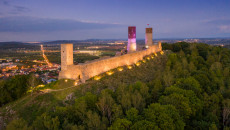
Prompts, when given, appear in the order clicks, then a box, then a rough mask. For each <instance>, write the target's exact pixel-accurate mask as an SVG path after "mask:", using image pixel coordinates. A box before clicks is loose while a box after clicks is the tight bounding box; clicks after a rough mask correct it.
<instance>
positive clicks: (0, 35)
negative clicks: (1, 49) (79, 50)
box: [0, 0, 230, 41]
mask: <svg viewBox="0 0 230 130" xmlns="http://www.w3.org/2000/svg"><path fill="white" fill-rule="evenodd" d="M147 24H150V26H152V27H153V30H154V34H153V38H154V39H156V38H157V39H159V38H194V37H198V38H211V37H230V0H0V41H42V40H82V39H91V38H98V39H126V38H127V28H128V26H129V25H132V26H133V25H134V26H136V27H137V38H144V32H145V27H146V26H147Z"/></svg>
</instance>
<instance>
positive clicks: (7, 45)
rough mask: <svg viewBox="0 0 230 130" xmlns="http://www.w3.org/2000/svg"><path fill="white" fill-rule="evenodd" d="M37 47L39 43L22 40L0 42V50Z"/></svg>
mask: <svg viewBox="0 0 230 130" xmlns="http://www.w3.org/2000/svg"><path fill="white" fill-rule="evenodd" d="M20 48H21V49H22V48H24V49H34V50H36V49H39V48H40V44H31V43H23V42H0V50H6V49H12V50H14V49H20Z"/></svg>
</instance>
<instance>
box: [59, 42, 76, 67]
mask: <svg viewBox="0 0 230 130" xmlns="http://www.w3.org/2000/svg"><path fill="white" fill-rule="evenodd" d="M68 65H73V44H61V70H62V71H65V70H67V66H68Z"/></svg>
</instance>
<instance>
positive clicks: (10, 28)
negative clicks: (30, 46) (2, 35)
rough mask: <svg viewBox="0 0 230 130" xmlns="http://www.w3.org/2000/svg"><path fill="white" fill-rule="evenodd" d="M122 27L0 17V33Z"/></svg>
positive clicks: (48, 19)
mask: <svg viewBox="0 0 230 130" xmlns="http://www.w3.org/2000/svg"><path fill="white" fill-rule="evenodd" d="M119 26H122V25H119V24H108V23H90V22H82V21H75V20H66V19H64V20H62V19H50V18H35V17H20V16H15V17H2V18H0V32H51V31H73V30H93V29H105V28H114V27H119Z"/></svg>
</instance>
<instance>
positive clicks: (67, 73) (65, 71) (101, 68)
mask: <svg viewBox="0 0 230 130" xmlns="http://www.w3.org/2000/svg"><path fill="white" fill-rule="evenodd" d="M136 48H137V47H136V27H135V26H129V27H128V45H127V54H124V55H119V56H115V57H111V58H106V59H99V60H93V61H91V62H87V63H83V64H79V65H74V64H73V44H61V72H60V73H59V79H74V80H78V81H81V82H83V83H84V82H85V81H86V80H88V79H90V78H92V77H94V76H97V75H99V74H101V73H104V72H107V71H109V70H111V69H114V68H117V67H119V66H125V65H126V66H129V65H132V64H135V63H137V62H138V61H139V60H142V59H143V58H144V57H145V56H148V55H150V54H152V53H156V52H159V51H162V48H161V42H159V43H158V44H155V45H154V44H153V41H152V28H146V34H145V49H143V50H140V51H137V49H136Z"/></svg>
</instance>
